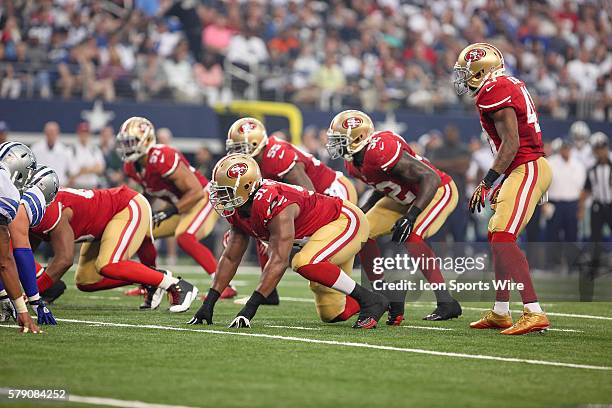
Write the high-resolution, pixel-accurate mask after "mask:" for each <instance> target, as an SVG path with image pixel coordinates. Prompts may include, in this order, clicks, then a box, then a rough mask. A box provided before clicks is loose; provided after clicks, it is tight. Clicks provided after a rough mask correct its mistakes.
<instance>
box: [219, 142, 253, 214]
mask: <svg viewBox="0 0 612 408" xmlns="http://www.w3.org/2000/svg"><path fill="white" fill-rule="evenodd" d="M261 181H262V178H261V171H260V170H259V166H258V165H257V162H256V161H255V160H254V159H253V158H252V157H250V156H248V155H246V154H242V153H237V154H230V155H227V156H225V157H224V158H222V159H221V160H219V162H218V163H217V164H216V166H215V168H214V169H213V172H212V181H211V182H210V202H211V203H212V205H213V207H214V209H215V211H217V212H218V213H219V215H221V216H222V217H229V216H230V215H232V214H233V213H234V212H235V211H236V209H237V208H238V207H240V206H242V205H244V204H245V203H246V202H247V201H249V197H250V196H251V194H253V192H254V191H255V190H256V189H257V188H258V187H259V186H260V185H261Z"/></svg>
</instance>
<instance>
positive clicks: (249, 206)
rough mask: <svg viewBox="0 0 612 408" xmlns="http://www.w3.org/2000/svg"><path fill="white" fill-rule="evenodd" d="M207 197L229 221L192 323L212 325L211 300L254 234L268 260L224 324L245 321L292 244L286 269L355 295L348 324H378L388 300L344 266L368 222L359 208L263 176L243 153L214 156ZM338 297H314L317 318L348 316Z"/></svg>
mask: <svg viewBox="0 0 612 408" xmlns="http://www.w3.org/2000/svg"><path fill="white" fill-rule="evenodd" d="M211 200H212V202H213V205H214V207H215V210H217V211H218V212H219V213H220V214H221V215H222V216H224V217H227V220H228V221H229V223H230V224H231V226H232V228H231V230H230V237H229V242H228V245H227V247H226V248H225V250H224V251H223V254H222V255H221V259H220V260H219V268H218V271H217V275H216V276H215V280H214V282H213V286H212V288H211V289H210V290H209V292H208V296H207V297H206V300H205V301H204V303H203V304H202V306H201V307H200V309H199V310H198V312H197V313H196V314H195V316H194V317H193V319H191V321H190V322H189V323H190V324H200V323H202V322H203V321H206V322H207V323H208V324H212V316H213V308H214V305H215V302H216V301H217V299H218V298H219V294H220V292H221V291H222V290H223V289H224V288H225V287H226V286H227V285H228V284H229V282H230V280H231V279H232V277H233V276H234V275H235V273H236V270H237V269H238V266H239V265H240V261H241V259H242V256H243V254H244V252H245V251H246V249H247V245H248V242H249V236H252V237H255V238H257V239H260V240H263V241H266V242H268V243H269V245H268V255H269V259H268V262H267V263H266V266H265V267H264V270H263V272H262V275H261V280H260V283H259V285H258V286H257V289H256V290H255V291H254V292H253V294H252V295H251V297H250V298H249V300H248V302H247V303H246V305H245V306H244V308H243V309H242V310H241V311H240V312H239V313H238V315H237V316H236V318H235V319H234V320H233V321H232V323H231V324H230V327H236V328H239V327H250V321H251V320H252V319H253V317H254V316H255V313H256V312H257V308H258V307H259V305H261V304H262V303H264V302H265V299H266V297H267V296H268V295H269V294H270V293H271V292H272V291H273V290H274V288H275V287H276V286H277V284H278V282H279V281H280V279H281V278H282V276H283V274H284V273H285V270H286V268H287V266H288V264H289V255H290V253H291V248H292V246H293V245H294V244H298V245H303V246H302V248H301V250H300V251H299V252H298V253H296V254H295V255H294V257H293V261H292V265H291V267H292V269H293V270H294V271H296V272H297V273H299V274H300V275H302V276H303V277H304V278H306V279H308V280H310V281H314V282H317V283H319V284H321V285H324V286H326V287H328V288H332V289H335V290H337V291H339V292H341V293H343V294H344V295H348V296H350V297H352V298H353V299H355V301H356V302H357V303H358V305H359V307H360V313H359V318H358V320H357V322H356V323H355V324H354V326H353V327H355V328H364V329H370V328H374V327H376V325H377V322H378V319H380V317H381V316H382V315H383V314H384V313H385V311H386V309H387V307H388V302H387V300H386V299H385V298H384V297H383V296H382V295H379V294H376V293H372V292H370V291H368V290H367V289H364V288H363V287H361V286H360V285H358V284H357V283H355V281H354V280H352V279H351V278H350V277H349V276H348V275H347V274H346V273H345V272H344V271H349V270H351V269H352V267H353V259H354V256H355V254H356V253H357V252H359V250H360V249H361V246H362V244H363V243H364V242H365V241H366V240H367V238H368V229H369V228H368V222H367V220H366V218H365V215H364V214H363V213H362V212H361V211H360V210H359V209H358V208H357V207H355V206H354V205H353V204H351V203H350V202H348V201H342V200H340V199H339V198H335V197H328V196H325V195H322V194H318V193H314V192H312V191H306V190H304V189H303V188H302V187H299V186H292V185H288V184H284V183H279V182H275V181H271V180H266V179H262V177H261V173H260V170H259V166H258V165H257V163H256V162H255V161H254V160H253V159H252V158H251V157H249V156H246V155H243V154H233V155H229V156H226V157H224V158H223V159H221V160H220V161H219V163H217V165H216V166H215V169H214V170H213V182H212V186H211ZM319 300H320V298H319V297H317V301H319ZM343 300H344V299H341V302H338V303H337V304H318V305H317V311H318V313H319V316H320V317H321V319H322V320H323V321H326V322H334V321H340V320H346V318H344V317H343V316H342V315H341V314H342V311H343V309H344V301H343Z"/></svg>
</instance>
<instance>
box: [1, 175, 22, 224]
mask: <svg viewBox="0 0 612 408" xmlns="http://www.w3.org/2000/svg"><path fill="white" fill-rule="evenodd" d="M20 199H21V196H20V195H19V191H18V190H17V188H16V187H15V186H14V185H13V182H12V181H11V175H10V173H9V171H8V170H7V169H6V168H5V167H4V166H2V165H0V216H2V217H4V218H6V219H7V220H8V222H9V223H10V222H11V221H13V220H14V219H15V217H16V216H17V209H18V208H19V200H20Z"/></svg>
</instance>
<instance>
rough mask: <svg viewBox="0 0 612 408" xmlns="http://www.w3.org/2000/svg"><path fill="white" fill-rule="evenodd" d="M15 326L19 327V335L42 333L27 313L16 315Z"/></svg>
mask: <svg viewBox="0 0 612 408" xmlns="http://www.w3.org/2000/svg"><path fill="white" fill-rule="evenodd" d="M17 324H18V325H19V327H21V329H20V331H21V333H34V334H38V333H42V331H41V330H40V329H39V328H38V326H37V325H36V323H34V321H33V320H32V318H31V317H30V315H29V314H28V312H23V313H17Z"/></svg>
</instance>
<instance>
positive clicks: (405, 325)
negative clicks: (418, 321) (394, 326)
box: [399, 324, 453, 331]
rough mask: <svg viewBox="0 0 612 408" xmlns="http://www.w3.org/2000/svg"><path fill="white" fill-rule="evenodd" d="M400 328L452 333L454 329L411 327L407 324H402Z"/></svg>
mask: <svg viewBox="0 0 612 408" xmlns="http://www.w3.org/2000/svg"><path fill="white" fill-rule="evenodd" d="M399 327H405V328H407V329H423V330H439V331H452V330H453V329H450V328H448V327H433V326H431V327H427V326H409V325H407V324H402V325H401V326H399Z"/></svg>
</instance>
